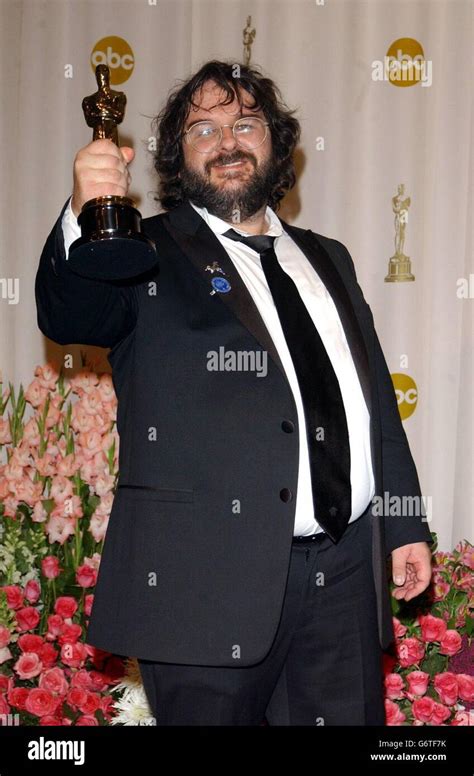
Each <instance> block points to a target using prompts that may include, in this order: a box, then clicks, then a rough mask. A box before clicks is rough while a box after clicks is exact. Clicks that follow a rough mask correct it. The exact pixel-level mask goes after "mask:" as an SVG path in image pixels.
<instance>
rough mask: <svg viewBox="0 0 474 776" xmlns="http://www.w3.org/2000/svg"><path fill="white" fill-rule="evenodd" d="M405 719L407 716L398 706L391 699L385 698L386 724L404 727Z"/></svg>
mask: <svg viewBox="0 0 474 776" xmlns="http://www.w3.org/2000/svg"><path fill="white" fill-rule="evenodd" d="M405 719H406V717H405V714H404V713H403V712H402V711H401V710H400V709H399V708H398V706H397V704H396V703H394V702H393V701H391V700H390V699H389V698H385V724H386V725H392V726H393V725H402V724H403V723H404V722H405Z"/></svg>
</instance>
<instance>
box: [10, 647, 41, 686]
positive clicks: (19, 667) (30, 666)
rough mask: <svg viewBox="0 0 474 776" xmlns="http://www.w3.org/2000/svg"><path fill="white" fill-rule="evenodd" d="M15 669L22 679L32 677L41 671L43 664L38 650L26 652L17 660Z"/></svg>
mask: <svg viewBox="0 0 474 776" xmlns="http://www.w3.org/2000/svg"><path fill="white" fill-rule="evenodd" d="M13 669H14V671H16V672H17V674H18V676H19V677H20V679H32V678H33V677H34V676H38V674H40V673H41V671H42V670H43V664H42V662H41V660H40V659H39V657H38V655H37V654H36V652H24V653H23V655H20V657H19V658H18V660H17V661H16V663H15V665H14V666H13Z"/></svg>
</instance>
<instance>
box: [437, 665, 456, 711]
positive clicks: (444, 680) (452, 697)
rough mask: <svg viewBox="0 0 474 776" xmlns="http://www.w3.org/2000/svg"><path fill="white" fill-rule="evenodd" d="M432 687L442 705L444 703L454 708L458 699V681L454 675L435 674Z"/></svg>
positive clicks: (447, 672) (448, 673)
mask: <svg viewBox="0 0 474 776" xmlns="http://www.w3.org/2000/svg"><path fill="white" fill-rule="evenodd" d="M434 686H435V690H436V692H437V693H438V695H439V697H440V700H441V701H442V703H445V704H446V705H447V706H454V704H455V703H456V701H457V699H458V680H457V676H456V674H452V673H450V672H449V671H445V672H444V673H442V674H437V675H436V676H435V678H434Z"/></svg>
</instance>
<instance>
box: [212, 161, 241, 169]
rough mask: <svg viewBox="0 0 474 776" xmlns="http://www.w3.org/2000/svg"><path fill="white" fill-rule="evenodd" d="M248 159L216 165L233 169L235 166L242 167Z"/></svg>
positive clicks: (216, 165)
mask: <svg viewBox="0 0 474 776" xmlns="http://www.w3.org/2000/svg"><path fill="white" fill-rule="evenodd" d="M246 161H247V160H246V159H239V160H238V161H237V162H230V163H227V164H215V165H214V167H219V168H221V169H229V170H232V169H233V168H234V167H235V168H238V167H241V166H242V165H243V164H245V162H246Z"/></svg>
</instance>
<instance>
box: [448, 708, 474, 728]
mask: <svg viewBox="0 0 474 776" xmlns="http://www.w3.org/2000/svg"><path fill="white" fill-rule="evenodd" d="M451 725H474V712H473V711H457V712H456V714H455V715H454V718H453V719H452V720H451Z"/></svg>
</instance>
